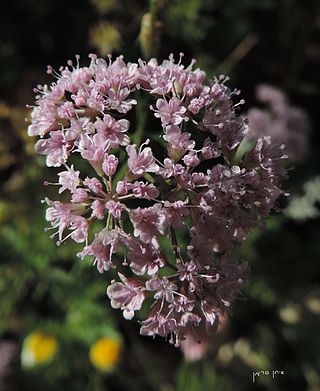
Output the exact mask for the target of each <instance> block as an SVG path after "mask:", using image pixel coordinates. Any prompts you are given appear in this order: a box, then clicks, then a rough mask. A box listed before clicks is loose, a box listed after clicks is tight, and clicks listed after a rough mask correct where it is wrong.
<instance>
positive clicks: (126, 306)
mask: <svg viewBox="0 0 320 391" xmlns="http://www.w3.org/2000/svg"><path fill="white" fill-rule="evenodd" d="M119 277H120V279H121V281H122V282H114V281H113V282H112V283H111V285H109V286H108V289H107V295H108V296H109V298H110V299H111V307H112V308H120V309H121V310H122V311H123V316H124V318H125V319H132V318H133V316H134V311H137V310H140V308H141V307H142V303H143V302H144V299H145V294H144V291H143V287H142V286H141V285H140V282H139V281H138V280H135V279H133V278H130V279H128V278H126V277H125V276H124V275H123V274H121V273H119Z"/></svg>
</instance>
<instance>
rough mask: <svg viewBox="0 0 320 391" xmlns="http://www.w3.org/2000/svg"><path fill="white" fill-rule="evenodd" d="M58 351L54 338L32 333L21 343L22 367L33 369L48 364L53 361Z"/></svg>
mask: <svg viewBox="0 0 320 391" xmlns="http://www.w3.org/2000/svg"><path fill="white" fill-rule="evenodd" d="M57 350H58V342H57V340H56V338H55V337H53V336H51V335H46V334H43V333H42V332H33V333H31V334H29V335H28V336H27V338H26V339H25V340H24V342H23V347H22V352H21V360H22V365H23V366H24V367H33V366H36V365H41V364H45V363H48V362H49V361H51V360H52V359H53V357H54V356H55V354H56V353H57Z"/></svg>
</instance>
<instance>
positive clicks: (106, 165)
mask: <svg viewBox="0 0 320 391" xmlns="http://www.w3.org/2000/svg"><path fill="white" fill-rule="evenodd" d="M118 163H119V160H118V158H117V157H115V156H114V155H107V156H106V157H105V159H104V161H103V163H102V170H103V172H104V173H105V174H106V175H107V176H113V175H114V174H115V173H116V171H117V167H118Z"/></svg>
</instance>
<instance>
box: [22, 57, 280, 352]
mask: <svg viewBox="0 0 320 391" xmlns="http://www.w3.org/2000/svg"><path fill="white" fill-rule="evenodd" d="M76 59H77V64H76V65H74V64H73V63H72V61H69V62H68V66H66V67H62V68H60V70H59V73H57V72H55V71H54V70H53V69H52V68H51V67H49V68H48V73H50V74H52V75H53V76H54V77H55V78H56V81H55V83H53V84H52V85H51V86H46V85H45V86H38V87H37V89H36V93H37V96H36V105H35V107H34V108H33V111H32V114H31V124H30V126H29V128H28V134H29V135H30V136H39V137H40V139H39V140H38V141H37V143H36V145H35V149H36V152H37V153H39V154H42V155H45V156H46V163H47V166H49V167H61V169H62V171H61V172H59V174H58V182H57V184H58V185H59V194H60V193H63V192H67V193H68V194H69V198H70V201H69V202H62V201H59V200H54V201H52V200H49V199H46V200H45V202H46V203H47V204H48V208H47V212H46V219H47V221H49V222H50V223H51V228H50V230H51V229H52V230H53V234H52V235H51V237H52V238H57V244H58V245H60V244H61V243H62V242H64V241H65V240H67V239H68V238H71V239H72V240H74V241H75V242H77V243H83V244H84V247H83V249H82V251H81V252H79V254H78V256H79V257H80V258H84V257H86V256H91V257H92V258H93V263H94V265H96V267H97V269H98V270H99V272H100V273H103V272H105V271H108V270H109V269H111V268H113V269H115V270H117V271H119V273H118V275H119V281H112V282H111V284H110V285H109V286H108V288H107V294H108V296H109V298H110V299H111V305H112V307H113V308H119V309H121V310H122V311H123V315H124V317H125V318H126V319H132V318H133V317H134V314H135V311H137V310H140V309H141V307H142V305H143V304H144V303H145V305H146V306H148V305H149V308H150V311H149V315H148V317H147V319H145V320H143V321H142V322H141V329H140V332H141V334H143V335H149V336H155V335H157V334H158V335H160V336H163V337H168V339H169V340H170V342H172V343H174V344H176V345H179V343H180V341H182V340H183V339H184V338H185V337H186V336H188V335H190V334H192V335H193V336H194V337H195V338H198V339H201V335H204V334H211V333H213V332H214V331H215V330H216V329H217V327H218V326H219V321H220V320H221V319H223V317H224V316H225V315H226V313H228V311H230V305H231V303H232V301H233V300H234V298H235V296H236V295H237V294H238V292H239V290H240V288H241V287H242V285H243V284H244V282H245V281H246V278H247V273H248V267H247V264H246V263H245V262H240V261H238V260H234V259H233V257H232V252H233V248H234V246H235V245H236V244H237V243H239V242H241V241H242V240H244V239H245V237H246V235H247V233H248V231H249V230H250V229H251V228H253V227H255V226H257V224H259V221H260V220H261V218H263V217H266V216H267V215H268V214H269V212H270V210H271V209H272V208H274V203H275V200H276V199H277V198H278V196H279V195H280V194H281V193H282V190H281V189H280V187H279V180H280V179H281V178H283V177H285V175H286V172H285V169H284V168H283V162H284V161H285V160H286V158H287V157H286V155H285V154H284V146H276V145H273V144H272V143H271V139H270V137H265V138H260V139H259V140H258V141H257V142H256V144H255V145H254V147H253V148H252V149H251V150H249V151H247V153H245V154H244V155H243V157H242V158H241V160H240V161H237V163H235V156H236V154H237V150H238V148H239V145H240V144H241V142H242V140H243V139H244V137H245V136H246V134H247V132H248V127H247V126H246V124H245V123H244V122H243V120H242V119H241V118H240V117H239V116H238V115H237V113H236V111H237V106H238V105H240V104H242V103H243V101H240V102H239V103H235V104H234V103H233V102H232V99H234V98H235V97H237V96H238V95H239V91H237V90H234V91H231V90H230V89H229V88H228V87H227V86H226V81H227V80H228V78H227V77H224V76H220V77H219V78H216V79H214V80H212V81H209V82H206V81H205V76H206V75H205V73H204V72H203V71H201V70H200V69H193V66H194V63H195V62H194V61H192V63H191V64H190V65H189V66H188V67H184V66H183V65H182V63H181V59H182V55H181V57H180V60H179V62H175V60H174V58H173V56H172V55H171V56H170V57H169V59H168V60H165V61H163V62H162V63H158V61H157V60H156V59H151V60H150V61H149V62H147V63H146V62H144V61H142V60H139V61H138V63H125V61H124V59H123V57H122V56H120V57H118V58H116V59H115V60H112V58H111V56H110V57H109V59H108V61H105V60H103V59H100V58H97V57H96V56H94V55H90V59H91V62H90V64H89V66H87V67H80V65H79V58H78V57H76ZM137 90H139V94H136V95H139V96H143V95H145V96H146V97H149V98H148V99H150V102H151V105H150V106H149V107H144V110H146V111H147V110H150V111H151V113H152V114H153V117H154V118H155V119H154V124H152V125H151V126H153V127H155V126H157V125H155V124H156V123H157V121H158V126H159V131H158V134H159V135H160V136H161V140H160V143H159V145H157V148H156V147H155V145H153V144H154V143H153V142H152V143H151V142H150V140H149V139H146V140H144V141H143V142H142V143H141V145H136V144H132V142H131V141H130V139H131V140H132V139H133V137H134V135H135V129H134V125H133V124H130V122H129V120H128V119H127V117H128V113H129V112H130V111H131V110H132V109H133V107H134V106H135V105H136V104H137V103H138V102H137V101H136V100H135V99H134V98H133V93H134V92H135V91H137ZM146 101H147V100H146V99H144V100H143V102H146ZM146 130H147V129H146ZM154 133H155V132H153V134H154ZM159 146H161V148H160V147H159ZM73 155H80V156H81V158H82V159H83V160H86V161H87V162H88V163H89V164H90V165H91V167H92V168H93V169H94V170H95V172H96V175H94V176H93V177H83V175H81V172H80V171H79V170H77V169H76V167H75V164H76V163H74V164H70V158H71V157H72V156H73ZM123 167H126V168H123ZM120 174H121V175H120ZM115 178H117V179H116V180H115ZM97 221H100V224H101V222H103V223H104V228H103V229H99V230H98V231H97V225H96V223H97ZM164 239H165V240H166V241H169V243H171V244H170V246H171V250H170V251H171V253H172V256H168V254H165V250H164V248H163V246H162V245H161V243H163V240H164ZM185 243H187V245H186V244H185ZM116 254H118V255H117V256H115V255H116ZM119 254H122V255H123V254H124V255H123V261H121V262H119V261H118V260H119ZM123 270H126V272H124V271H123ZM120 271H121V272H120ZM147 298H149V300H147ZM150 300H151V301H152V304H148V303H150Z"/></svg>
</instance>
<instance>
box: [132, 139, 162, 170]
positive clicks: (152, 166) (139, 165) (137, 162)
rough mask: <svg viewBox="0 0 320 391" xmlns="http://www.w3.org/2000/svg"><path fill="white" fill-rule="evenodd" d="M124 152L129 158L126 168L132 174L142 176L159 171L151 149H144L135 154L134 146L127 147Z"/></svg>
mask: <svg viewBox="0 0 320 391" xmlns="http://www.w3.org/2000/svg"><path fill="white" fill-rule="evenodd" d="M126 151H127V154H128V156H129V159H128V167H129V170H130V171H131V172H132V174H135V175H143V174H145V173H146V172H157V171H158V170H159V166H158V165H157V164H156V163H155V160H154V156H153V154H152V150H151V148H149V147H146V148H144V149H143V150H142V151H139V152H138V153H137V151H136V146H135V145H128V146H127V147H126Z"/></svg>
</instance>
